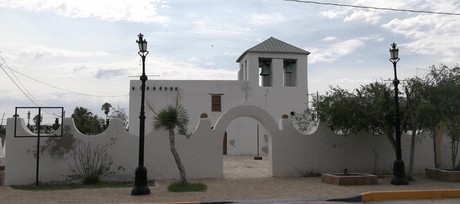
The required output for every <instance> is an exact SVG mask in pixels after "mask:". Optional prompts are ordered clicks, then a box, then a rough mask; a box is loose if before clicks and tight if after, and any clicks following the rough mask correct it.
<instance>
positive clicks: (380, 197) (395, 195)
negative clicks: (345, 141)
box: [326, 189, 460, 202]
mask: <svg viewBox="0 0 460 204" xmlns="http://www.w3.org/2000/svg"><path fill="white" fill-rule="evenodd" d="M441 198H460V189H437V190H405V191H370V192H365V193H361V194H360V195H358V196H353V197H348V198H336V199H328V200H326V201H342V202H367V201H385V200H416V199H441Z"/></svg>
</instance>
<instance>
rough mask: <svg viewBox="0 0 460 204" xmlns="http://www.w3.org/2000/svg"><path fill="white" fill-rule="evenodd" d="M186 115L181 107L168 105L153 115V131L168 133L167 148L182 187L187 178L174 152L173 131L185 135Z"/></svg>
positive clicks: (177, 154) (177, 155) (175, 151)
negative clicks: (174, 162) (158, 130)
mask: <svg viewBox="0 0 460 204" xmlns="http://www.w3.org/2000/svg"><path fill="white" fill-rule="evenodd" d="M187 124H188V114H187V110H185V108H184V107H183V106H181V105H176V106H172V105H168V106H166V107H165V108H163V109H161V110H160V112H159V113H158V114H156V115H155V119H154V122H153V126H154V127H155V129H164V130H167V131H168V132H169V147H170V149H171V153H172V155H173V157H174V160H175V161H176V165H177V168H178V169H179V173H180V180H181V181H180V182H181V184H182V185H187V177H186V175H185V168H184V165H183V164H182V162H181V160H180V156H179V153H177V150H176V139H175V133H174V129H176V128H177V129H178V131H179V134H182V135H185V133H186V132H187Z"/></svg>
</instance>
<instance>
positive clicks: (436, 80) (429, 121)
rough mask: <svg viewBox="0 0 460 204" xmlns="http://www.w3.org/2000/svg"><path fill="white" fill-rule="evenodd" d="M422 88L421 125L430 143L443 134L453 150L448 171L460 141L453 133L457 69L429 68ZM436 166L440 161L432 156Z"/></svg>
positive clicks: (459, 109) (459, 103) (459, 87)
mask: <svg viewBox="0 0 460 204" xmlns="http://www.w3.org/2000/svg"><path fill="white" fill-rule="evenodd" d="M425 85H426V87H425V89H424V92H423V97H424V98H425V99H426V101H427V105H426V107H425V108H424V109H423V110H424V118H423V120H421V121H422V122H423V123H422V124H423V126H424V127H425V128H427V129H428V130H429V131H430V132H431V133H432V135H433V139H434V141H436V138H438V137H442V135H443V133H444V132H445V131H447V136H448V137H449V138H450V139H451V144H452V148H453V149H452V155H451V156H452V157H451V159H452V169H455V167H456V166H455V164H456V161H455V160H456V156H457V152H458V140H460V137H458V136H457V134H458V133H457V130H456V125H457V124H459V120H460V117H459V116H460V67H458V66H455V67H454V68H449V67H448V66H446V65H443V64H441V65H440V66H438V67H436V66H434V65H433V66H431V67H430V72H429V74H428V75H427V76H426V77H425ZM435 148H436V145H435ZM435 152H437V151H436V149H435ZM440 165H441V164H440V161H437V158H436V157H435V166H436V167H439V166H440Z"/></svg>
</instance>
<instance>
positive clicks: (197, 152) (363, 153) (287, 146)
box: [5, 105, 450, 185]
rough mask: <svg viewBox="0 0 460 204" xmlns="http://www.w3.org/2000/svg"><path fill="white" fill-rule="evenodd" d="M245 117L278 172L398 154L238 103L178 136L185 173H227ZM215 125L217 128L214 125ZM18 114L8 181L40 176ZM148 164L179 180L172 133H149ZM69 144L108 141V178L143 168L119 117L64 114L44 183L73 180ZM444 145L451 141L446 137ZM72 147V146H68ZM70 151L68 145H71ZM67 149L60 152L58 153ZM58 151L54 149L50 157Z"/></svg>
mask: <svg viewBox="0 0 460 204" xmlns="http://www.w3.org/2000/svg"><path fill="white" fill-rule="evenodd" d="M241 117H247V118H251V120H255V121H257V122H258V123H259V124H261V126H263V127H265V129H266V130H267V132H269V133H270V134H269V139H268V144H267V145H268V148H269V149H270V151H269V153H268V158H269V162H270V172H271V175H273V176H276V177H286V176H293V177H297V176H302V174H303V173H324V172H342V171H343V169H345V168H347V169H348V170H349V172H367V173H379V174H391V172H392V164H393V161H394V159H395V155H394V151H393V148H392V147H391V146H390V144H389V142H388V141H387V139H386V138H385V137H383V136H376V135H370V134H365V133H360V134H358V135H348V136H343V135H337V134H335V133H333V132H332V131H330V130H329V129H328V128H327V127H324V126H322V125H320V126H319V127H318V129H317V130H316V131H315V132H313V133H311V134H308V135H306V134H300V133H299V132H297V131H296V130H295V129H294V127H293V125H292V120H290V119H279V121H276V120H275V119H274V118H273V117H271V116H270V114H269V113H268V112H266V111H265V110H263V109H262V108H259V107H257V106H253V105H240V106H236V107H234V108H232V109H230V110H229V111H227V112H225V113H223V114H222V115H220V116H219V117H218V119H217V120H216V121H213V120H211V119H210V118H205V119H199V120H198V124H197V126H196V128H195V129H194V131H193V134H192V136H191V137H190V138H188V139H187V138H185V136H177V141H176V145H177V146H176V147H177V150H178V152H179V154H180V156H181V158H182V161H183V163H184V166H185V169H186V171H187V176H188V178H190V179H197V178H222V177H223V155H222V141H223V136H224V132H225V131H226V129H227V127H228V126H229V125H230V124H231V123H233V121H235V119H238V118H241ZM212 127H214V128H212ZM13 132H14V118H9V119H8V121H7V136H6V161H5V185H12V184H29V183H33V182H34V181H35V158H34V156H33V154H34V150H35V148H36V146H35V145H36V139H35V138H14V137H13V136H14V135H13ZM17 133H18V134H19V135H29V136H30V135H32V134H31V133H30V131H28V130H27V128H26V126H25V124H24V120H23V119H20V126H19V127H18V129H17ZM145 139H146V140H145V166H146V168H147V170H148V177H149V179H157V180H161V179H169V178H178V177H179V173H178V170H177V167H176V165H175V163H174V159H173V157H172V155H171V153H170V151H169V141H168V137H167V133H166V132H164V131H152V132H149V133H147V134H146V137H145ZM409 140H410V138H409V136H408V135H403V137H402V150H403V159H404V161H405V162H406V170H407V165H408V159H409V152H408V151H409ZM69 141H85V142H88V143H90V144H92V145H97V144H101V145H105V144H110V145H109V150H110V152H111V155H112V160H113V165H112V171H113V174H112V175H109V176H106V177H104V179H105V180H133V179H134V178H133V177H134V170H135V168H136V167H137V162H138V160H137V158H138V137H137V136H135V135H132V134H129V133H127V132H126V131H124V129H123V127H122V125H121V121H120V120H116V119H114V120H113V121H111V123H110V127H109V128H108V129H107V130H106V131H105V132H104V133H102V134H100V135H96V136H86V135H82V134H81V133H79V132H78V131H77V130H76V129H75V127H74V125H73V119H72V118H65V119H64V136H63V137H62V138H58V139H57V140H53V143H49V142H48V143H47V139H46V138H42V141H41V145H40V146H41V147H43V148H44V147H47V148H46V149H47V150H45V151H44V152H42V153H41V154H40V156H41V159H40V181H41V182H62V181H67V180H68V179H69V176H70V175H72V174H73V173H72V172H71V171H70V167H69V165H71V164H72V160H71V157H70V154H69V153H68V152H65V151H64V150H68V151H70V150H71V149H72V148H73V147H74V145H70V146H69V145H68V144H69V143H68V142H69ZM443 142H444V143H443V147H446V144H448V140H447V139H445V140H444V141H443ZM66 144H67V145H66ZM66 148H67V149H66ZM59 152H61V153H62V154H57V153H59ZM449 152H450V149H449V148H446V149H443V164H444V165H449V158H450V157H448V156H446V155H449ZM51 153H54V154H51ZM415 155H416V156H415V157H416V161H415V172H416V173H423V172H424V169H425V168H429V167H433V166H434V162H433V145H432V140H431V139H430V138H422V139H421V140H420V141H419V142H418V143H417V146H416V151H415Z"/></svg>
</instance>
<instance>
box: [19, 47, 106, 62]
mask: <svg viewBox="0 0 460 204" xmlns="http://www.w3.org/2000/svg"><path fill="white" fill-rule="evenodd" d="M18 54H19V56H24V57H30V58H33V59H41V58H47V57H80V58H83V57H101V56H107V53H106V52H102V51H95V52H94V51H86V52H85V51H75V50H68V49H55V48H46V47H40V46H32V47H27V48H24V49H21V50H19V51H18Z"/></svg>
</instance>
